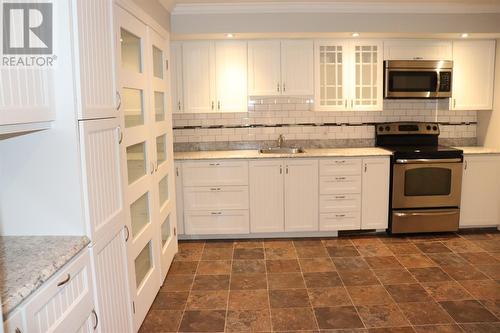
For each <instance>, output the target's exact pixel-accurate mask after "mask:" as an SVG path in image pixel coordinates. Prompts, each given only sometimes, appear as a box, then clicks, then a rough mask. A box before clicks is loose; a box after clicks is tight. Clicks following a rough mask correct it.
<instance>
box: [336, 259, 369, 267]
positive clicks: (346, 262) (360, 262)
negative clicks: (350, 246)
mask: <svg viewBox="0 0 500 333" xmlns="http://www.w3.org/2000/svg"><path fill="white" fill-rule="evenodd" d="M332 260H333V263H334V264H335V267H337V269H338V270H353V269H368V268H370V266H368V263H367V262H366V261H365V260H364V259H363V258H361V257H352V258H336V257H335V258H332Z"/></svg>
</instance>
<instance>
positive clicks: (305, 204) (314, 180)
mask: <svg viewBox="0 0 500 333" xmlns="http://www.w3.org/2000/svg"><path fill="white" fill-rule="evenodd" d="M284 190H285V231H287V232H288V231H290V232H293V231H318V228H319V227H318V193H319V192H318V161H317V160H309V159H303V160H295V159H290V160H287V161H285V187H284Z"/></svg>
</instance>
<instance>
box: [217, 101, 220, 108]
mask: <svg viewBox="0 0 500 333" xmlns="http://www.w3.org/2000/svg"><path fill="white" fill-rule="evenodd" d="M217 110H220V101H217Z"/></svg>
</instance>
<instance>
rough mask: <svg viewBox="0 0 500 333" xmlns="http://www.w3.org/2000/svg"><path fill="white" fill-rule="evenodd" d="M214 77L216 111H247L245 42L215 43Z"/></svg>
mask: <svg viewBox="0 0 500 333" xmlns="http://www.w3.org/2000/svg"><path fill="white" fill-rule="evenodd" d="M215 77H216V87H217V111H221V112H242V111H247V110H248V101H247V43H246V42H245V41H220V42H215Z"/></svg>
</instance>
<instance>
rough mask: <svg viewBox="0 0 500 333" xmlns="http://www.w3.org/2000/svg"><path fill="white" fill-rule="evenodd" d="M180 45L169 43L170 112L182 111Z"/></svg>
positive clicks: (178, 43)
mask: <svg viewBox="0 0 500 333" xmlns="http://www.w3.org/2000/svg"><path fill="white" fill-rule="evenodd" d="M182 68H183V67H182V43H180V42H172V43H170V69H171V71H170V73H171V79H170V85H171V90H172V111H173V112H174V113H176V112H183V111H184V96H183V92H182V89H183V85H182Z"/></svg>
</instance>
